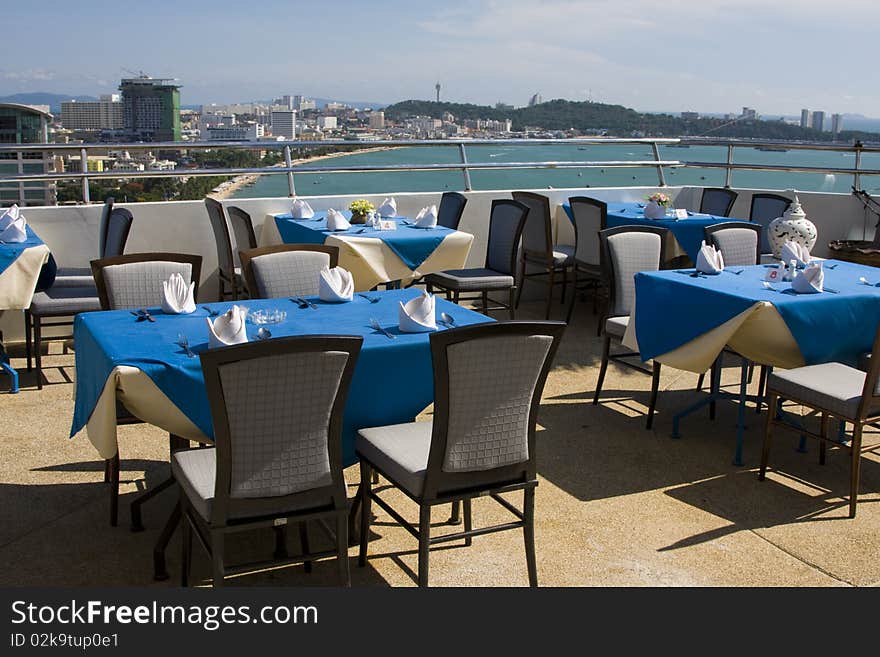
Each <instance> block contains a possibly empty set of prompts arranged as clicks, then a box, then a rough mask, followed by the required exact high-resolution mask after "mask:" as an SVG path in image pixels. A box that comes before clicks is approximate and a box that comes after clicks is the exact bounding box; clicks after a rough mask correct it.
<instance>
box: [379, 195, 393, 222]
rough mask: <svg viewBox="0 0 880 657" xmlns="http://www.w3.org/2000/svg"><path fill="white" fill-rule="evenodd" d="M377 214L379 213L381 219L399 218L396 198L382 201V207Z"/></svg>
mask: <svg viewBox="0 0 880 657" xmlns="http://www.w3.org/2000/svg"><path fill="white" fill-rule="evenodd" d="M376 212H378V213H379V216H381V217H396V216H397V201H395V200H394V197H393V196H392V197H391V198H386V199H385V200H384V201H382V205H380V206H379V207H378V208H377V209H376Z"/></svg>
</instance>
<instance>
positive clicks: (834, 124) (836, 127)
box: [831, 114, 843, 135]
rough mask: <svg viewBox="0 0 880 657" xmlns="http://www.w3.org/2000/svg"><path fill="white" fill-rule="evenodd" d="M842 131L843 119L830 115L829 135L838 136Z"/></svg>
mask: <svg viewBox="0 0 880 657" xmlns="http://www.w3.org/2000/svg"><path fill="white" fill-rule="evenodd" d="M841 130H843V117H842V116H841V115H840V114H832V115H831V134H833V135H839V134H840V131H841Z"/></svg>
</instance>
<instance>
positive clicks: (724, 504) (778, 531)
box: [0, 304, 880, 587]
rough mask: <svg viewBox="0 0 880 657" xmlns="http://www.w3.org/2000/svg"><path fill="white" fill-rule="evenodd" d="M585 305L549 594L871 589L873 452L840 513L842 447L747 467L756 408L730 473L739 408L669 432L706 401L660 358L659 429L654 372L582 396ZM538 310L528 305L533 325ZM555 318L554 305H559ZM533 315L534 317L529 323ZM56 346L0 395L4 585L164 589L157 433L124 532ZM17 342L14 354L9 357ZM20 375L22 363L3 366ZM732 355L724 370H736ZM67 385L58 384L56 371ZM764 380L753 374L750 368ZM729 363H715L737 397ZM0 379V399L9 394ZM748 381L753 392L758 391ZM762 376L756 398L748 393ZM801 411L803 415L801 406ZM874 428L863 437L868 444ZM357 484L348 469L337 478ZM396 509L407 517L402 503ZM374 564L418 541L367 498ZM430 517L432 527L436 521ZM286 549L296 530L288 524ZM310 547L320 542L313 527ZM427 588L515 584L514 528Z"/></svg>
mask: <svg viewBox="0 0 880 657" xmlns="http://www.w3.org/2000/svg"><path fill="white" fill-rule="evenodd" d="M589 306H590V304H579V307H578V309H577V311H576V313H575V319H574V321H573V323H572V325H571V326H570V327H569V329H568V330H567V332H566V335H565V339H564V342H563V345H562V347H561V349H560V351H559V353H558V356H557V360H556V363H555V366H554V368H553V371H552V373H551V375H550V378H549V380H548V383H547V387H546V390H545V393H544V400H543V403H542V407H541V413H540V416H539V418H538V421H539V433H538V450H539V451H538V473H539V479H540V485H539V486H538V489H537V510H536V523H537V524H536V543H537V558H538V578H539V581H540V583H541V585H542V586H838V585H843V586H846V585H854V586H866V585H867V586H871V585H878V584H880V561H878V560H877V559H876V554H877V552H878V549H880V504H878V502H880V457H878V456H877V455H868V456H867V458H865V460H864V461H863V464H862V495H861V496H860V502H859V509H858V515H857V517H856V518H855V519H853V520H850V519H848V518H847V506H846V505H847V497H846V496H847V495H848V490H849V455H848V452H846V451H845V450H839V449H832V450H830V451H829V454H828V462H827V465H825V466H820V465H819V464H818V450H817V446H816V445H815V444H814V443H810V444H809V445H808V450H809V451H808V453H807V454H801V453H798V452H797V451H795V446H796V442H797V437H796V436H795V435H794V434H789V433H787V432H779V433H777V435H776V439H775V441H774V449H773V452H772V454H771V466H772V467H774V468H775V469H773V470H772V471H771V472H770V473H769V474H768V479H767V481H766V482H764V483H759V482H758V481H757V476H756V473H757V466H758V462H759V456H760V444H761V438H762V435H763V425H764V418H765V415H764V414H762V415H761V416H757V415H755V413H754V409H753V407H752V406H751V404H750V405H749V407H748V412H747V419H748V427H747V430H746V438H745V453H744V460H745V466H744V467H735V466H734V465H732V457H733V450H734V441H735V422H736V415H737V405H736V403H735V402H731V401H723V402H720V403H719V407H718V416H717V419H716V420H715V421H714V422H711V421H709V420H708V413H707V412H706V411H702V412H700V413H698V414H696V415H693V416H690V417H688V418H686V419H685V420H684V423H683V425H682V434H683V437H682V438H681V439H680V440H673V439H671V438H670V429H671V423H672V415H673V413H675V412H676V411H678V410H680V409H682V408H684V407H685V406H686V405H688V404H689V403H691V402H692V401H694V400H695V399H696V398H697V395H699V394H704V393H696V392H694V385H695V383H696V378H697V377H696V375H694V374H691V373H687V372H680V371H676V370H673V369H671V368H664V375H663V377H662V382H661V393H660V396H659V399H658V411H657V416H656V418H655V422H654V425H655V426H654V429H653V430H652V431H646V430H645V428H644V424H645V418H644V412H645V411H646V406H647V401H648V391H649V388H650V376H647V375H645V374H642V373H640V372H638V371H635V370H633V369H630V368H625V367H621V366H619V365H616V364H614V363H613V362H612V364H611V365H610V367H609V370H608V376H607V377H606V383H605V386H604V388H605V392H604V394H603V397H602V401H601V403H600V405H599V406H593V405H592V404H591V403H590V400H591V399H592V394H593V390H594V387H595V383H596V377H597V374H598V363H599V359H600V355H601V340H600V339H598V338H596V337H595V321H596V320H595V318H594V316H593V315H592V314H591V312H590V307H589ZM540 310H541V308H540V305H539V304H535V305H533V306H527V307H525V309H524V311H523V312H522V313H521V314H520V316H521V317H522V318H527V317H528V316H529V315H530V313H538V312H540ZM560 312H561V311H560ZM533 316H537V315H533ZM60 347H61V345H60V343H52V351H51V355H50V356H49V357H48V358H45V359H44V363H45V367H46V368H47V369H46V370H45V371H46V374H47V377H48V378H49V381H50V382H51V383H50V384H49V385H47V386H45V387H44V389H43V390H42V391H41V392H38V391H37V390H36V388H35V387H32V386H33V384H34V379H33V375H30V374H28V373H26V372H22V386H23V388H22V391H21V393H20V394H18V395H7V394H2V395H0V418H2V422H0V426H2V429H0V450H2V454H3V457H4V458H3V459H2V461H0V562H2V563H4V564H5V567H4V568H3V569H2V574H0V586H85V585H91V586H123V585H125V586H145V587H164V586H173V585H176V584H177V582H178V577H179V563H180V555H179V552H180V541H179V536H178V535H175V537H174V538H173V539H172V542H171V545H170V546H169V551H168V569H169V573H170V575H171V579H170V580H169V581H167V582H160V583H157V582H154V581H153V580H152V545H153V542H154V541H155V539H156V537H157V534H158V532H159V530H160V529H161V527H162V524H163V523H164V521H165V519H166V518H167V516H168V514H169V513H170V511H171V509H172V506H173V504H174V503H175V500H176V495H175V493H174V492H171V491H169V492H165V493H163V494H162V495H161V496H159V498H157V499H154V500H153V501H151V502H149V503H148V504H146V505H145V506H144V523H145V525H146V527H147V529H146V531H145V532H142V533H132V532H131V531H129V529H128V502H129V501H130V499H131V498H132V497H134V495H135V493H136V492H137V491H138V490H141V489H143V488H144V487H145V486H150V485H152V484H154V483H156V482H158V481H161V480H162V479H163V478H164V477H165V476H166V474H167V471H168V456H167V445H168V441H167V434H164V433H163V432H162V431H160V430H159V429H156V428H153V427H150V426H147V425H132V426H128V427H121V428H120V430H119V436H120V445H121V447H120V451H121V457H122V475H121V477H122V485H121V492H122V493H123V497H122V500H121V503H120V525H119V527H116V528H113V527H110V526H109V523H108V493H107V487H106V485H105V484H103V483H102V481H103V462H102V461H100V460H99V458H98V456H97V453H96V452H95V451H94V449H93V448H92V446H91V444H90V443H89V441H88V439H87V438H86V437H85V435H80V436H77V437H76V438H74V439H73V440H69V439H68V438H67V435H68V430H69V426H70V419H71V413H72V408H73V404H72V397H73V392H74V387H73V385H72V384H71V383H70V382H69V381H68V380H67V379H69V378H72V377H73V376H74V366H73V355H72V353H69V354H67V355H64V354H62V353H61V351H60ZM15 355H16V352H15V351H14V350H13V356H15ZM13 364H14V365H15V366H18V367H21V368H22V369H24V360H23V359H18V358H13ZM731 365H733V363H731ZM65 377H67V378H65ZM756 379H757V377H756ZM738 380H739V368H738V367H733V366H731V367H728V368H726V369H725V373H724V378H723V384H724V385H725V386H726V387H728V389H730V390H732V391H735V390H736V389H737V384H738ZM7 381H8V379H6V377H0V391H3V392H5V390H7V389H8V383H7ZM755 385H756V384H755ZM755 385H753V386H752V388H751V391H752V392H754V389H755ZM794 412H798V411H797V410H796V409H795V410H794ZM878 438H880V436H878V434H877V433H873V434H869V435H868V436H866V440H877V439H878ZM346 477H347V480H348V481H349V482H350V484H351V494H352V495H353V494H354V492H355V489H356V485H357V480H358V472H357V467H351V468H349V469H348V470H347V471H346ZM389 493H390V496H389V499H393V498H397V500H398V501H399V504H398V505H397V507H398V508H402V509H403V511H404V515H406V516H407V517H409V518H411V519H413V520H417V518H418V513H417V511H416V508H415V506H414V505H412V504H411V503H409V502H408V501H407V500H405V499H403V498H402V496H401V495H399V494H397V495H394V494H391V493H392V492H391V491H389ZM374 512H375V513H376V514H377V516H378V518H377V521H375V522H374V524H373V526H372V531H373V534H374V536H373V537H372V540H371V542H370V555H371V558H370V560H369V562H368V565H367V567H365V568H358V567H357V562H356V557H355V555H356V548H352V549H351V551H350V555H351V556H352V560H351V573H352V584H353V586H414V585H415V581H414V572H415V568H416V561H417V554H416V542H415V540H414V539H413V538H412V537H411V536H410V535H409V534H408V533H407V532H405V531H404V530H403V529H401V528H399V527H397V526H395V525H394V524H393V523H392V522H391V521H390V518H389V517H388V516H387V515H386V514H385V512H384V511H382V510H381V509H377V508H376V507H375V506H374ZM446 517H447V512H446V510H445V509H442V508H441V509H440V510H439V512H438V513H436V515H435V522H437V523H438V524H440V525H442V522H443V521H444V520H445V519H446ZM507 517H509V516H508V514H507V512H505V511H503V510H502V509H501V508H500V507H499V506H498V505H497V504H495V503H494V502H492V501H491V500H489V499H488V498H481V499H478V500H476V501H475V502H474V524H475V527H479V526H481V525H482V524H486V523H488V522H489V521H491V520H499V519H500V520H504V519H506V518H507ZM290 534H291V536H290V543H291V546H290V547H291V551H292V552H296V551H297V549H298V547H297V543H296V542H297V539H296V532H290ZM312 534H313V537H312V540H313V544H314V547H319V546H320V541H321V540H322V538H323V537H322V536H321V534H320V532H318V531H313V532H312ZM272 547H273V536H272V534H271V532H269V531H266V532H265V533H254V534H247V535H243V536H239V537H237V538H235V539H234V541H233V542H232V543H231V544H230V545H229V547H228V548H227V550H228V552H227V553H228V554H229V555H230V557H231V558H233V559H234V558H236V557H242V559H245V560H249V559H253V558H258V557H260V558H261V557H265V556H268V555H270V554H271V551H272ZM430 559H431V561H430V564H431V570H430V583H431V585H432V586H525V585H526V584H527V577H526V567H525V557H524V551H523V543H522V534H521V532H517V531H511V532H503V533H499V534H492V535H488V536H482V537H477V538H475V539H474V541H473V545H472V546H471V547H469V548H465V547H460V543H451V544H444V545H443V546H441V547H438V548H436V549H433V550H432V551H431V558H430ZM191 581H196V582H199V583H210V562H209V559H208V558H207V556H206V555H205V554H204V552H203V551H202V550H201V548H200V547H199V546H198V544H197V543H196V545H195V547H194V564H193V580H191ZM336 581H337V580H336V568H335V563H334V562H333V560H332V559H331V560H323V561H320V562H318V563H316V564H315V567H314V569H313V571H312V573H310V574H307V573H305V572H304V570H303V567H302V566H301V565H297V566H291V567H287V568H284V569H277V570H272V571H265V572H261V573H259V574H255V575H248V576H244V577H239V578H235V579H232V580H230V581H229V582H228V584H230V585H233V584H241V585H284V586H309V585H334V584H335V583H336Z"/></svg>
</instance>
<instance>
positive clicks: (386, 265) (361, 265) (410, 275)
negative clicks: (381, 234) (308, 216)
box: [259, 214, 474, 291]
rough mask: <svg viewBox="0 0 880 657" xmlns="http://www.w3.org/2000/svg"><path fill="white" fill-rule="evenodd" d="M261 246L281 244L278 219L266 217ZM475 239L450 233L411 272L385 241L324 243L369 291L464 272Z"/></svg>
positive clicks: (352, 239)
mask: <svg viewBox="0 0 880 657" xmlns="http://www.w3.org/2000/svg"><path fill="white" fill-rule="evenodd" d="M259 242H260V246H269V245H272V244H282V243H283V241H282V239H281V235H280V234H279V233H278V226H277V225H276V224H275V216H274V215H271V214H267V215H266V221H264V222H263V229H262V231H261V233H260V240H259ZM473 242H474V236H473V235H471V234H470V233H464V232H462V231H460V230H457V231H455V232H453V233H450V234H449V235H447V236H446V238H445V239H444V240H443V241H442V242H441V243H440V245H439V246H438V247H437V248H436V249H435V250H434V252H433V253H432V254H431V255H430V256H428V258H427V259H426V260H425V261H424V262H423V263H422V264H421V265H420V266H419V268H418V269H416V270H412V269H410V268H409V267H407V266H406V265H405V264H404V262H403V261H402V260H401V259H400V258H399V257H398V256H397V254H396V253H394V251H392V250H391V249H390V248H388V246H387V245H386V244H385V242H383V241H382V240H380V239H378V238H375V237H354V236H350V235H346V236H344V237H343V236H335V235H329V236H328V237H327V239H326V241H325V242H324V243H325V244H332V245H333V246H338V247H339V266H340V267H344V268H345V269H347V270H348V271H350V272H351V273H352V276H353V277H354V286H355V289H356V290H357V291H364V290H369V289H372V288H373V287H375V286H376V285H378V284H379V283H387V282H389V281H398V280H399V281H401V282H403V283H408V282H409V281H412V280H414V279H417V278H420V277H421V276H424V275H425V274H431V273H434V272H438V271H445V270H447V269H462V268H463V267H464V266H465V262H466V261H467V257H468V253H470V250H471V245H472V244H473Z"/></svg>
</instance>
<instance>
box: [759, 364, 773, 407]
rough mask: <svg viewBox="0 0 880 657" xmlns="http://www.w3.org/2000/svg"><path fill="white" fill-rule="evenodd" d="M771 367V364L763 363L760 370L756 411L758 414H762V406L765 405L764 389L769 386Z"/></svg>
mask: <svg viewBox="0 0 880 657" xmlns="http://www.w3.org/2000/svg"><path fill="white" fill-rule="evenodd" d="M771 369H772V368H771V367H770V366H769V365H761V370H760V371H759V372H758V399H757V401H756V402H755V413H757V414H758V415H760V414H761V406H763V405H764V389H765V388H766V387H767V377H768V376H770V370H771Z"/></svg>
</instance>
